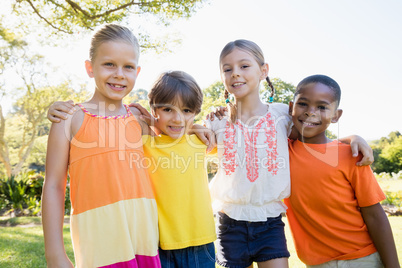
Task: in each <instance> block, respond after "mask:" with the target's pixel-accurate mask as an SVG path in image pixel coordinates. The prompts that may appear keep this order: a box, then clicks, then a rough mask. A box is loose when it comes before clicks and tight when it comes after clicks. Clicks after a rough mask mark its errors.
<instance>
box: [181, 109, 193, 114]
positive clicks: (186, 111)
mask: <svg viewBox="0 0 402 268" xmlns="http://www.w3.org/2000/svg"><path fill="white" fill-rule="evenodd" d="M183 111H184V112H185V113H192V112H193V111H191V110H190V109H184V110H183Z"/></svg>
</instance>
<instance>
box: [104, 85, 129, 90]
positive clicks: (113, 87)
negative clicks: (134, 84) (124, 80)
mask: <svg viewBox="0 0 402 268" xmlns="http://www.w3.org/2000/svg"><path fill="white" fill-rule="evenodd" d="M107 84H108V86H109V87H110V88H111V89H113V90H117V91H121V90H123V89H125V88H126V86H124V85H119V84H111V83H107Z"/></svg>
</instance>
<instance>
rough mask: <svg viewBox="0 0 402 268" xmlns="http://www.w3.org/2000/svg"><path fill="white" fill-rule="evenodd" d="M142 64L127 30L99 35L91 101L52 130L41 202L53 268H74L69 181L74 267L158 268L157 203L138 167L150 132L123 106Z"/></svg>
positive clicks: (91, 65) (109, 28) (90, 63)
mask: <svg viewBox="0 0 402 268" xmlns="http://www.w3.org/2000/svg"><path fill="white" fill-rule="evenodd" d="M138 58H139V45H138V42H137V39H136V38H135V36H134V35H133V34H132V32H131V31H130V30H129V29H128V28H126V27H122V26H118V25H113V24H108V25H105V26H104V27H103V28H101V29H100V30H99V31H98V32H96V33H95V35H94V36H93V38H92V43H91V49H90V60H87V61H86V62H85V67H86V70H87V73H88V75H89V77H91V78H94V80H95V84H96V86H95V92H94V95H93V97H92V98H91V99H90V100H89V101H88V102H85V103H83V104H79V109H77V111H76V112H75V113H74V114H72V115H69V116H68V118H67V120H62V121H61V122H60V123H56V124H53V125H52V127H51V130H50V134H49V140H48V151H47V158H46V179H45V184H44V188H43V197H42V213H43V216H42V218H43V231H44V237H45V255H46V260H47V264H48V267H73V264H72V262H71V261H70V260H69V258H68V257H67V255H66V252H65V248H64V242H63V216H64V198H65V188H66V184H67V174H69V175H70V189H71V204H72V210H71V235H72V241H73V248H74V255H75V264H76V267H85V268H90V267H113V268H119V267H125V268H137V267H147V268H148V267H150V268H152V267H160V261H159V255H158V239H159V233H158V217H157V207H156V203H155V198H154V195H153V193H152V188H151V185H150V181H149V177H148V173H147V170H146V169H145V168H144V167H142V166H140V165H138V164H135V163H136V162H134V160H136V159H139V158H141V157H143V148H142V140H141V136H142V134H147V133H148V131H149V128H148V126H147V125H146V124H144V123H140V121H139V120H138V121H137V119H136V116H137V115H138V111H137V110H135V109H134V108H129V107H127V106H125V105H123V102H122V99H123V97H125V96H126V95H127V94H128V93H130V91H131V90H132V89H133V87H134V84H135V81H136V79H137V75H138V73H139V71H140V67H139V66H138Z"/></svg>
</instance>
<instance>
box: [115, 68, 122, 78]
mask: <svg viewBox="0 0 402 268" xmlns="http://www.w3.org/2000/svg"><path fill="white" fill-rule="evenodd" d="M114 76H115V77H116V78H124V72H123V68H117V69H116V72H115V74H114Z"/></svg>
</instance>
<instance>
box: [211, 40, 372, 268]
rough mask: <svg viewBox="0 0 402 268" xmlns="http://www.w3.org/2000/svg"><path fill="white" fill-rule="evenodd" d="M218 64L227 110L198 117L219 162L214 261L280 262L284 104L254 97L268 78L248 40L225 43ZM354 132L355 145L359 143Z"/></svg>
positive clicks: (285, 170) (286, 178) (284, 262)
mask: <svg viewBox="0 0 402 268" xmlns="http://www.w3.org/2000/svg"><path fill="white" fill-rule="evenodd" d="M220 70H221V78H222V81H223V83H224V86H225V99H226V103H227V104H228V106H229V107H228V108H229V116H228V117H224V118H223V119H222V120H213V118H211V119H210V120H207V121H206V125H207V127H208V128H210V129H212V130H213V131H214V132H215V134H216V139H217V144H218V150H217V151H218V152H217V153H218V159H219V169H218V173H217V174H216V176H215V177H214V179H213V180H212V181H211V184H210V190H211V195H212V198H213V200H214V203H213V207H214V211H215V212H216V215H217V218H218V219H217V235H218V240H217V243H216V249H217V253H216V261H217V263H218V264H220V265H222V266H224V267H239V268H240V267H249V266H252V263H253V262H257V263H258V267H275V268H281V267H288V257H289V252H288V250H287V246H286V238H285V234H284V223H283V222H282V219H281V217H282V216H281V214H282V213H285V212H286V206H285V205H284V203H283V202H282V200H283V199H284V198H285V197H288V196H289V195H290V173H289V154H288V143H287V139H288V136H289V135H290V134H291V131H292V120H291V118H290V116H289V113H288V110H289V108H288V105H286V104H281V103H270V104H266V103H263V102H262V101H261V100H260V96H259V86H260V82H261V81H262V80H264V79H266V80H267V82H268V84H269V86H270V87H271V89H272V95H271V98H270V102H272V97H273V86H272V84H271V82H270V80H269V78H268V64H267V63H265V60H264V56H263V53H262V51H261V49H260V48H259V47H258V45H257V44H255V43H254V42H251V41H248V40H236V41H234V42H230V43H228V44H227V45H226V46H225V47H224V48H223V50H222V52H221V55H220ZM229 93H230V94H232V95H233V96H234V103H231V102H230V101H229ZM296 136H297V135H296ZM354 138H355V139H356V140H357V141H356V142H357V143H358V146H363V147H364V146H366V143H365V141H364V140H363V141H362V139H361V138H360V137H354ZM346 141H350V138H347V139H346ZM367 147H368V148H369V146H368V145H367ZM362 149H363V150H370V149H367V148H362ZM363 153H364V155H368V154H370V153H366V152H364V151H363Z"/></svg>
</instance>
